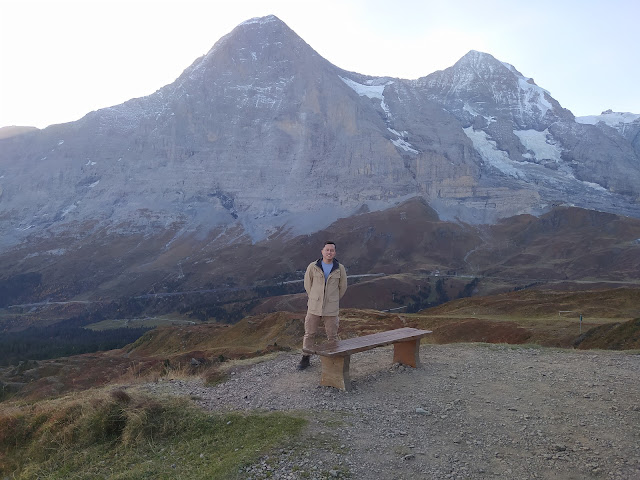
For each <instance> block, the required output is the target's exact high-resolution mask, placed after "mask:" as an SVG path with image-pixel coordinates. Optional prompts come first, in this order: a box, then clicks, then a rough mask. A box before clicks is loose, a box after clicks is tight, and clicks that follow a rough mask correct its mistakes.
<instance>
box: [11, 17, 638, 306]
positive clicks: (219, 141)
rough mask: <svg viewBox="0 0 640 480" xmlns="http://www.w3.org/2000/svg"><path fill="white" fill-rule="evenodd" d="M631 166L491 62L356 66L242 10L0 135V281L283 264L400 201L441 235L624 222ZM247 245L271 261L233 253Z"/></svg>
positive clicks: (229, 277) (131, 285) (623, 154)
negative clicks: (83, 111) (45, 119)
mask: <svg viewBox="0 0 640 480" xmlns="http://www.w3.org/2000/svg"><path fill="white" fill-rule="evenodd" d="M634 142H635V143H634ZM639 158H640V155H639V154H638V148H637V138H635V137H634V138H631V137H630V136H628V135H626V134H625V133H624V132H623V133H621V132H620V131H619V130H616V129H615V128H609V127H607V128H604V127H603V126H601V125H600V124H596V125H591V124H586V123H580V122H576V119H575V118H574V116H573V115H572V114H571V112H569V111H568V110H566V109H563V108H562V107H561V105H560V104H559V102H558V101H556V100H555V99H553V98H552V97H551V95H550V94H549V92H547V91H545V90H544V89H542V88H541V87H539V86H537V85H536V84H535V82H534V81H533V80H532V79H530V78H526V77H524V76H523V75H522V74H520V73H519V72H518V71H517V70H516V69H515V68H514V67H513V66H511V65H508V64H505V63H503V62H500V61H498V60H497V59H495V58H494V57H492V56H491V55H489V54H486V53H480V52H475V51H472V52H469V53H468V54H467V55H465V56H464V57H463V58H461V59H460V60H459V61H458V62H457V63H456V64H455V65H453V66H452V67H450V68H448V69H446V70H443V71H440V72H434V73H432V74H431V75H428V76H426V77H423V78H420V79H418V80H413V81H410V80H403V79H398V78H389V77H372V76H367V75H362V74H359V73H355V72H349V71H346V70H343V69H340V68H338V67H336V66H334V65H332V64H331V63H329V62H328V61H327V60H325V59H324V58H322V57H321V56H320V55H318V53H317V52H315V51H314V50H313V49H312V48H311V47H310V46H309V45H308V44H306V43H305V42H304V41H303V40H302V39H301V38H300V37H299V36H298V35H296V34H295V32H293V31H292V30H291V29H290V28H289V27H288V26H287V25H285V24H284V23H283V22H282V21H280V20H279V19H278V18H277V17H274V16H268V17H263V18H256V19H251V20H248V21H246V22H244V23H242V24H240V25H239V26H238V27H236V28H235V29H234V30H233V31H232V32H230V33H229V34H228V35H226V36H225V37H223V38H221V39H220V40H219V41H218V42H217V43H216V44H215V45H214V46H213V48H212V49H211V50H210V51H209V52H208V53H207V54H206V55H204V56H202V57H201V58H199V59H197V60H196V61H195V62H194V63H193V64H192V65H191V66H189V67H188V68H187V69H186V70H185V71H184V72H183V74H182V75H181V76H180V77H179V78H178V79H177V80H176V81H175V82H173V83H172V84H170V85H167V86H165V87H163V88H161V89H160V90H158V91H157V92H155V93H154V94H152V95H149V96H147V97H143V98H137V99H132V100H129V101H128V102H125V103H123V104H121V105H116V106H113V107H110V108H105V109H102V110H98V111H95V112H91V113H89V114H87V115H86V116H85V117H84V118H82V119H80V120H78V121H76V122H72V123H67V124H62V125H53V126H50V127H48V128H46V129H44V130H37V131H27V132H25V133H23V134H21V135H15V136H11V137H9V138H4V139H0V232H1V235H0V267H1V268H2V274H0V280H3V281H5V282H6V285H5V289H8V290H7V291H9V290H11V289H16V288H17V287H16V285H29V288H26V289H22V290H21V289H20V288H18V291H21V292H23V293H22V294H21V296H20V298H21V301H27V300H28V299H45V298H53V299H60V298H64V299H69V298H88V297H92V298H97V297H111V298H112V297H113V296H116V295H130V294H134V293H141V292H155V291H157V289H158V288H160V289H163V290H164V291H167V290H171V289H186V288H199V287H201V286H203V285H205V284H206V285H208V286H209V287H211V288H213V287H216V288H217V287H219V286H220V285H231V284H233V283H234V282H238V281H239V280H242V281H245V282H250V281H251V279H252V278H254V279H255V278H258V277H260V278H267V277H269V276H270V275H271V277H273V276H274V275H285V276H286V275H289V276H293V275H295V273H296V271H297V269H299V268H301V267H300V262H302V263H303V264H304V263H305V262H306V261H308V258H307V256H308V255H315V253H316V252H315V251H316V250H317V249H316V248H315V247H314V246H312V245H310V244H308V243H307V241H306V240H304V239H305V238H307V239H308V238H309V237H308V236H309V235H312V234H314V232H319V231H323V229H325V228H327V227H328V226H329V225H332V224H333V225H335V223H333V222H335V221H336V220H338V219H340V218H349V217H352V216H354V215H362V214H363V213H366V212H376V211H383V210H385V209H389V208H393V207H395V206H398V205H402V204H403V202H406V201H407V200H409V199H417V201H418V202H419V203H424V204H425V205H427V206H428V211H429V213H428V217H429V218H434V219H437V221H442V222H453V223H450V224H449V223H447V227H446V229H455V228H462V225H467V224H468V225H488V224H493V223H496V222H498V221H499V220H501V219H507V218H509V217H513V216H516V215H536V216H539V215H542V214H545V213H546V212H549V211H551V209H552V208H553V207H554V206H557V205H565V206H576V207H581V208H583V209H590V210H596V211H602V212H609V213H611V214H615V215H622V216H629V217H635V218H640V203H639V199H640V160H639ZM354 218H355V217H354ZM338 224H340V222H338ZM457 224H459V226H458V227H455V226H454V225H457ZM443 228H444V227H443ZM465 228H467V227H465ZM453 238H456V237H453ZM289 242H293V243H289ZM382 244H384V242H382ZM283 245H288V246H289V250H287V253H288V254H290V255H291V256H293V257H295V258H296V261H295V262H294V261H293V260H290V259H288V258H284V259H283V258H280V257H282V252H283V251H282V250H281V248H282V247H283ZM296 245H297V246H296ZM261 248H264V251H265V252H269V253H270V254H271V255H273V256H274V257H275V260H274V258H271V262H270V263H267V264H265V263H264V261H263V260H260V261H259V262H257V261H256V263H254V264H247V262H248V261H249V258H250V257H251V259H256V257H255V256H254V255H255V253H256V252H260V251H261V250H260V249H261ZM458 250H459V251H460V252H461V253H464V252H467V250H465V245H460V246H456V251H458ZM248 252H251V255H249V253H248ZM379 252H380V255H383V256H384V255H386V254H387V252H386V251H385V249H384V248H382V249H380V250H379ZM457 261H458V262H459V259H458V260H457ZM274 264H275V265H276V266H277V268H274V267H273V265H274ZM269 265H271V266H269ZM258 268H264V269H267V270H266V273H265V270H258ZM269 269H271V270H269ZM238 271H240V272H242V273H238ZM356 271H357V272H358V273H369V272H368V271H367V270H366V268H365V264H364V263H363V264H361V266H359V267H357V268H356ZM211 272H215V275H212V273H211ZM354 273H355V272H354ZM272 274H273V275H272ZM11 291H13V290H11ZM26 292H31V293H29V294H27V293H26ZM12 298H14V297H12Z"/></svg>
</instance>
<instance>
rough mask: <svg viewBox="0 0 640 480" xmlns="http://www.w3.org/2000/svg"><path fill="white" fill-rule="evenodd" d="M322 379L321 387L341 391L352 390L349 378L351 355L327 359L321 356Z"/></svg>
mask: <svg viewBox="0 0 640 480" xmlns="http://www.w3.org/2000/svg"><path fill="white" fill-rule="evenodd" d="M320 360H321V361H322V377H321V378H320V385H324V386H325V387H335V388H339V389H340V390H351V378H350V377H349V364H350V363H351V355H344V356H337V357H325V356H321V357H320Z"/></svg>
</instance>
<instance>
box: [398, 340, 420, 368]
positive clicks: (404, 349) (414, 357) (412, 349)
mask: <svg viewBox="0 0 640 480" xmlns="http://www.w3.org/2000/svg"><path fill="white" fill-rule="evenodd" d="M393 363H402V364H403V365H409V366H410V367H413V368H418V367H419V366H420V339H419V338H418V339H417V340H410V341H408V342H398V343H394V344H393Z"/></svg>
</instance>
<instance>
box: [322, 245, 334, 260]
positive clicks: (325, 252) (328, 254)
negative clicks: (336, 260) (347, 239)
mask: <svg viewBox="0 0 640 480" xmlns="http://www.w3.org/2000/svg"><path fill="white" fill-rule="evenodd" d="M335 256H336V246H335V245H333V244H331V243H327V244H326V245H325V246H324V248H323V249H322V261H323V262H324V263H333V257H335Z"/></svg>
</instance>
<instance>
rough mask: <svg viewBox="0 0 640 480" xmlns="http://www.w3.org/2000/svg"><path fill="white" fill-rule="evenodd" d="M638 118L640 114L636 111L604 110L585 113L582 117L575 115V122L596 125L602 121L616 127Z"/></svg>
mask: <svg viewBox="0 0 640 480" xmlns="http://www.w3.org/2000/svg"><path fill="white" fill-rule="evenodd" d="M638 119H640V115H639V114H636V113H629V112H613V111H611V110H606V111H604V112H602V113H601V114H600V115H586V116H584V117H576V122H578V123H585V124H588V125H597V124H598V123H600V122H603V123H604V124H606V125H609V126H610V127H617V126H618V125H625V124H629V123H633V122H635V121H637V120H638Z"/></svg>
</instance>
